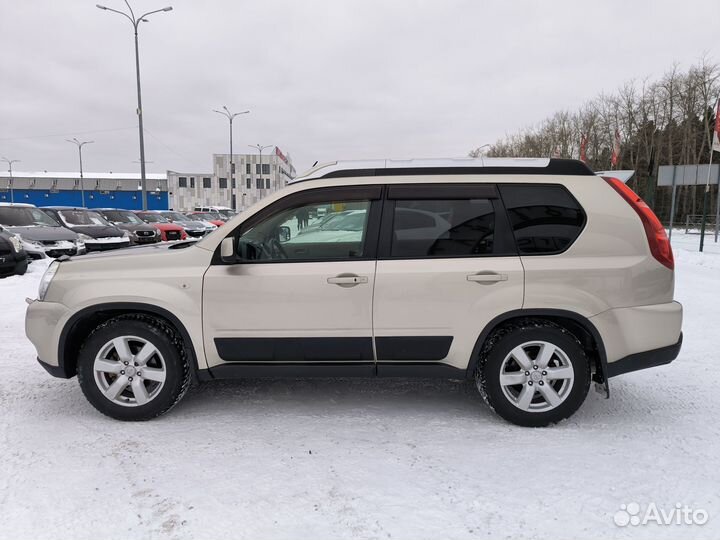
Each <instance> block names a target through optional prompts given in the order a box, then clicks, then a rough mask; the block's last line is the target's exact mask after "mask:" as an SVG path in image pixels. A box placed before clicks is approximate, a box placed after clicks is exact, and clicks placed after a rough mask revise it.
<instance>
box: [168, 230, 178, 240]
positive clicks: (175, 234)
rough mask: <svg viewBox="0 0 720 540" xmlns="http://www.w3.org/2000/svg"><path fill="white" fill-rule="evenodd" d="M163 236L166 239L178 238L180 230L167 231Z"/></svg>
mask: <svg viewBox="0 0 720 540" xmlns="http://www.w3.org/2000/svg"><path fill="white" fill-rule="evenodd" d="M165 236H166V237H167V239H168V240H180V231H167V232H166V233H165Z"/></svg>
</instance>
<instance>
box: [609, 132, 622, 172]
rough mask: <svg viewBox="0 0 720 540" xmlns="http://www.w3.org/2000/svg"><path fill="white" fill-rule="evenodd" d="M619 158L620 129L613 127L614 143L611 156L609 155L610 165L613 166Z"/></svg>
mask: <svg viewBox="0 0 720 540" xmlns="http://www.w3.org/2000/svg"><path fill="white" fill-rule="evenodd" d="M619 160H620V130H619V129H617V128H616V129H615V143H614V144H613V151H612V156H611V157H610V165H611V166H612V167H614V166H615V165H617V164H618V161H619Z"/></svg>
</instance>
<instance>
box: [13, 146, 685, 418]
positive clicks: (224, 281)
mask: <svg viewBox="0 0 720 540" xmlns="http://www.w3.org/2000/svg"><path fill="white" fill-rule="evenodd" d="M673 274H674V272H673V255H672V251H671V249H670V245H669V242H668V239H667V237H666V235H665V231H664V229H663V228H662V226H661V225H660V223H659V221H658V219H657V218H656V217H655V215H654V214H653V213H652V211H651V210H650V209H649V208H648V207H647V206H646V205H645V203H643V201H642V200H641V199H639V198H638V197H637V196H636V195H635V194H634V193H633V192H632V191H631V190H630V189H629V188H628V187H626V186H625V184H623V183H622V182H621V181H620V180H617V179H613V178H602V177H599V176H596V175H595V174H593V172H592V171H590V170H589V169H588V168H587V167H586V166H585V165H584V164H583V163H581V162H578V161H572V160H556V159H526V160H519V159H494V160H491V159H485V160H471V159H467V160H465V159H461V160H442V161H434V160H424V161H415V160H413V161H391V160H381V161H377V162H359V163H347V162H337V163H331V164H328V165H324V166H320V167H316V168H314V169H313V170H311V171H310V172H309V173H308V174H307V175H305V176H304V177H302V178H300V179H298V180H297V181H295V182H293V183H292V184H290V185H289V186H288V187H287V188H285V189H284V190H282V191H279V192H277V193H274V194H272V195H271V196H268V197H267V198H265V199H264V200H262V201H261V202H260V203H258V204H257V205H255V206H254V207H252V208H251V209H249V210H247V211H246V212H243V213H242V214H240V215H238V216H236V217H234V218H233V219H232V220H230V221H229V222H228V223H227V225H226V226H224V227H221V228H219V229H218V230H216V231H215V232H213V233H212V234H210V235H209V236H207V237H206V238H204V239H203V240H202V241H200V242H197V243H181V244H177V245H173V246H170V247H167V246H151V247H142V248H136V249H134V250H131V251H127V252H125V253H112V254H110V253H103V254H98V255H94V256H86V257H82V258H78V259H72V258H71V259H67V260H64V261H59V262H55V263H53V264H52V265H51V266H50V267H49V268H48V271H47V273H46V274H45V276H44V278H43V279H42V282H41V285H40V291H39V294H38V299H37V300H33V301H30V300H29V301H28V302H29V304H30V305H29V307H28V310H27V317H26V331H27V335H28V337H29V338H30V340H31V341H32V342H33V344H34V345H35V347H36V349H37V352H38V357H39V360H40V362H41V364H42V365H43V367H45V369H47V371H49V372H50V373H51V374H52V375H55V376H58V377H65V378H69V377H72V376H74V375H76V374H77V376H78V380H79V382H80V386H81V388H82V390H83V392H84V393H85V395H86V397H87V398H88V400H89V401H90V402H91V403H92V404H93V405H94V406H95V407H96V408H97V409H98V410H99V411H101V412H102V413H105V414H107V415H109V416H111V417H113V418H117V419H120V420H146V419H150V418H153V417H156V416H158V415H160V414H162V413H164V412H166V411H167V410H168V409H170V408H171V407H172V406H173V405H175V404H176V403H177V402H178V401H179V400H180V398H181V397H182V396H183V394H184V393H185V391H186V389H187V388H188V386H189V385H190V383H191V382H193V381H209V380H214V379H225V378H242V377H277V376H291V377H305V376H315V375H317V376H338V377H345V376H362V377H371V376H378V377H409V376H413V377H446V378H452V379H464V378H467V379H470V380H473V381H474V382H475V384H476V385H477V388H478V390H479V391H480V394H481V395H482V397H483V398H484V399H485V400H486V401H487V403H488V404H489V405H490V406H491V407H492V408H493V409H494V410H495V411H496V412H497V413H498V414H499V415H500V416H502V417H503V418H505V419H507V420H509V421H510V422H513V423H516V424H520V425H525V426H543V425H547V424H549V423H553V422H557V421H559V420H561V419H563V418H567V417H568V416H570V415H571V414H573V413H574V412H575V411H576V410H577V409H578V407H579V406H580V405H581V404H582V402H583V400H584V399H585V396H586V395H587V393H588V388H589V386H590V382H591V381H594V382H595V383H597V388H598V389H600V390H601V391H603V392H605V393H606V395H609V390H608V379H609V378H610V377H613V376H615V375H620V374H622V373H626V372H628V371H634V370H638V369H643V368H648V367H651V366H657V365H660V364H666V363H668V362H670V361H672V360H673V359H674V358H675V357H676V356H677V354H678V352H679V350H680V345H681V342H682V333H681V323H682V307H681V305H680V304H679V303H677V302H674V301H673V287H674V275H673Z"/></svg>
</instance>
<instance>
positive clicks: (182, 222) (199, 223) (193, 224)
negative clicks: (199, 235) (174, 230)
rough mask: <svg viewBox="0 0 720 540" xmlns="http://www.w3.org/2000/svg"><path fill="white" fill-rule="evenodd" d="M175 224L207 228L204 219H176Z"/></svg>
mask: <svg viewBox="0 0 720 540" xmlns="http://www.w3.org/2000/svg"><path fill="white" fill-rule="evenodd" d="M175 225H181V226H182V227H183V228H185V229H205V228H206V225H205V224H204V223H203V222H202V221H176V222H175Z"/></svg>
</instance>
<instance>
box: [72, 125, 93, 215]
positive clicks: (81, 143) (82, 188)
mask: <svg viewBox="0 0 720 540" xmlns="http://www.w3.org/2000/svg"><path fill="white" fill-rule="evenodd" d="M65 140H66V141H67V142H69V143H73V144H74V145H76V146H77V149H78V154H79V156H80V197H81V200H82V206H85V184H84V183H83V168H82V147H83V146H85V145H86V144H92V143H94V142H95V141H78V140H77V138H76V137H73V138H72V139H65Z"/></svg>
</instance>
